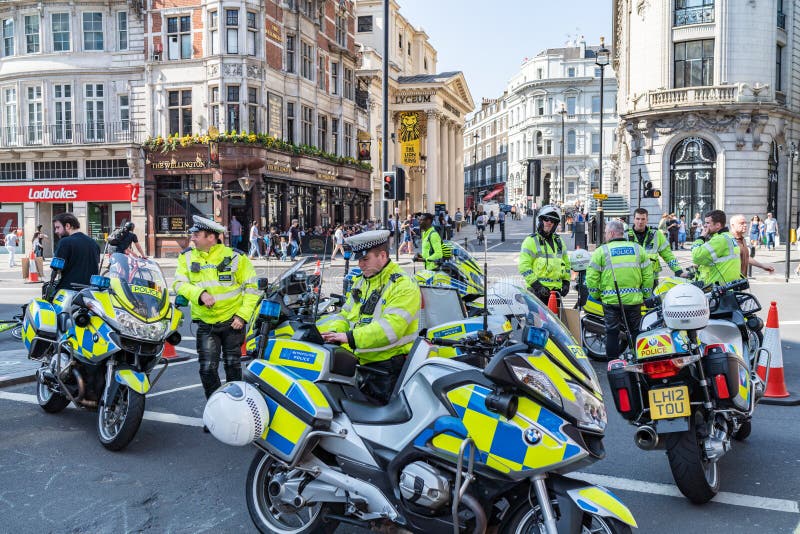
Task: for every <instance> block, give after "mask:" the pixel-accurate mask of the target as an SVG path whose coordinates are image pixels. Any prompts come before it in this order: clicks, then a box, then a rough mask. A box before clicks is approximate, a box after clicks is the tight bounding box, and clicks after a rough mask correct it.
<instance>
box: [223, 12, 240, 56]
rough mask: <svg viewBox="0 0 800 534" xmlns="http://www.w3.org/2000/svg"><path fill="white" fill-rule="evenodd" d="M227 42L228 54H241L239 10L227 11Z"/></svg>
mask: <svg viewBox="0 0 800 534" xmlns="http://www.w3.org/2000/svg"><path fill="white" fill-rule="evenodd" d="M225 42H226V43H227V44H226V48H225V50H226V52H227V53H228V54H238V53H239V10H238V9H226V10H225Z"/></svg>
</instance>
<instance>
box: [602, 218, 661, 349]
mask: <svg viewBox="0 0 800 534" xmlns="http://www.w3.org/2000/svg"><path fill="white" fill-rule="evenodd" d="M624 231H625V227H624V226H623V224H622V222H621V221H616V220H614V221H609V222H608V223H607V224H606V244H605V245H603V246H601V247H598V248H597V249H596V250H595V251H594V254H592V261H591V262H590V263H589V268H588V269H587V270H586V285H587V286H588V288H589V295H591V296H592V298H594V299H599V300H600V301H601V302H602V303H603V315H604V317H605V324H606V355H607V356H608V358H609V360H616V359H617V358H619V354H620V347H619V329H620V325H621V324H625V325H626V326H627V328H628V335H629V336H630V338H631V339H633V338H635V337H636V336H637V335H638V334H639V326H640V324H641V321H642V302H643V301H644V299H646V298H648V297H649V296H650V295H651V293H652V289H653V267H652V262H651V261H650V257H649V256H648V254H647V252H646V251H645V250H644V249H643V248H642V247H641V246H639V245H638V244H637V243H632V242H629V241H627V240H626V239H625V237H624ZM623 314H624V319H623ZM623 320H624V321H625V322H624V323H623V322H622V321H623Z"/></svg>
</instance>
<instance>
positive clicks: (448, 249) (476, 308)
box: [414, 241, 484, 317]
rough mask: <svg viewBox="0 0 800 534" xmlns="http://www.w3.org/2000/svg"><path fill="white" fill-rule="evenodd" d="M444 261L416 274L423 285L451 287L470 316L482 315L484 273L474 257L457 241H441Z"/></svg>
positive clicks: (416, 277) (418, 281)
mask: <svg viewBox="0 0 800 534" xmlns="http://www.w3.org/2000/svg"><path fill="white" fill-rule="evenodd" d="M442 252H443V258H442V259H441V260H438V261H437V266H436V269H433V270H429V269H423V270H421V271H416V272H415V273H414V279H415V280H416V282H417V284H418V285H420V286H436V287H452V288H454V289H455V290H456V291H458V294H459V295H460V297H461V300H462V301H463V302H464V304H465V306H466V308H467V311H468V313H469V315H470V317H474V316H476V315H479V314H480V313H482V310H483V306H482V304H481V303H480V302H477V300H478V299H480V298H482V297H483V295H484V273H483V272H481V268H480V266H479V265H478V262H477V261H476V260H475V258H474V257H473V256H472V255H471V254H470V253H469V252H467V251H466V249H464V248H463V247H462V246H460V245H459V244H458V243H456V242H455V241H443V242H442Z"/></svg>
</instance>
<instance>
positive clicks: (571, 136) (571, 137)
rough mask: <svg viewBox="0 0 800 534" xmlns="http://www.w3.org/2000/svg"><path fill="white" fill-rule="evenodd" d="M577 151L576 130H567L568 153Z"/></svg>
mask: <svg viewBox="0 0 800 534" xmlns="http://www.w3.org/2000/svg"><path fill="white" fill-rule="evenodd" d="M574 153H575V130H570V131H568V132H567V154H574Z"/></svg>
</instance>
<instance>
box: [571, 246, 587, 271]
mask: <svg viewBox="0 0 800 534" xmlns="http://www.w3.org/2000/svg"><path fill="white" fill-rule="evenodd" d="M591 262H592V255H591V254H589V251H588V250H586V249H585V248H579V249H575V250H572V251H570V252H569V264H570V267H571V268H572V270H573V271H575V272H581V271H585V270H586V268H587V267H589V264H590V263H591Z"/></svg>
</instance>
